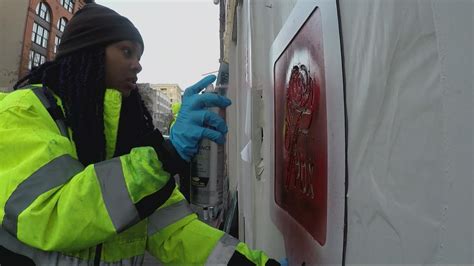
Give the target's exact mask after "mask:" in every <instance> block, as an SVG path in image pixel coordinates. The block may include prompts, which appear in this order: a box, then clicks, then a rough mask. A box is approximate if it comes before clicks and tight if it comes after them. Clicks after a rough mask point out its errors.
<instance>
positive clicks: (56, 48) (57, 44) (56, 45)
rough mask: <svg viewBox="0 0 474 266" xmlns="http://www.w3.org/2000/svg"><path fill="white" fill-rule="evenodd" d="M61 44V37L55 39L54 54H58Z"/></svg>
mask: <svg viewBox="0 0 474 266" xmlns="http://www.w3.org/2000/svg"><path fill="white" fill-rule="evenodd" d="M60 43H61V37H59V36H56V37H54V53H55V54H56V53H57V52H58V46H59V44H60Z"/></svg>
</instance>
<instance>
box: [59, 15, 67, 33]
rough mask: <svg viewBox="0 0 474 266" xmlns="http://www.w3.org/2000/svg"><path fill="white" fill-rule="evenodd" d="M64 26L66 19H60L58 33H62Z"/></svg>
mask: <svg viewBox="0 0 474 266" xmlns="http://www.w3.org/2000/svg"><path fill="white" fill-rule="evenodd" d="M66 24H67V20H66V18H64V17H62V18H60V19H59V20H58V25H57V27H58V31H60V32H63V31H64V28H65V27H66Z"/></svg>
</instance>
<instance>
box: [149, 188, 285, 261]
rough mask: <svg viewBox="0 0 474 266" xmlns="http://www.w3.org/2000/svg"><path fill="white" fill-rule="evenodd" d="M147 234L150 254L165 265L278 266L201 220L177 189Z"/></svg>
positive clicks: (152, 219) (157, 215)
mask: <svg viewBox="0 0 474 266" xmlns="http://www.w3.org/2000/svg"><path fill="white" fill-rule="evenodd" d="M147 234H148V240H147V250H148V252H150V253H151V254H152V255H153V256H154V257H155V258H157V259H158V260H159V261H160V262H161V263H162V264H164V265H204V264H206V265H239V266H241V265H279V263H278V262H276V261H275V260H273V259H269V258H268V257H267V255H266V254H265V253H264V252H262V251H258V250H251V249H250V248H248V246H247V245H246V244H245V243H243V242H240V241H239V240H238V239H236V238H234V237H232V236H230V235H229V234H226V233H224V232H223V231H220V230H218V229H216V228H214V227H211V226H209V225H207V224H205V223H203V222H201V221H200V220H198V218H197V215H196V214H194V213H193V212H192V210H191V208H190V207H189V205H188V203H187V202H186V200H185V199H184V196H183V195H182V194H181V193H180V192H179V190H178V189H175V191H174V192H173V195H172V196H171V197H170V198H169V199H168V200H167V201H166V203H165V204H164V205H163V206H161V207H160V208H159V209H158V210H157V211H155V212H154V213H153V214H152V215H151V216H150V217H148V226H147Z"/></svg>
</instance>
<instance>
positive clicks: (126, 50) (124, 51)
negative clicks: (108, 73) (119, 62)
mask: <svg viewBox="0 0 474 266" xmlns="http://www.w3.org/2000/svg"><path fill="white" fill-rule="evenodd" d="M122 51H123V54H124V55H126V56H131V55H132V50H130V48H123V49H122Z"/></svg>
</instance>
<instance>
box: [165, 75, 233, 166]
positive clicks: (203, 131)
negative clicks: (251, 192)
mask: <svg viewBox="0 0 474 266" xmlns="http://www.w3.org/2000/svg"><path fill="white" fill-rule="evenodd" d="M214 80H216V76H214V75H210V76H207V77H205V78H203V79H201V80H200V81H199V82H198V83H196V84H194V85H193V86H191V87H189V88H187V89H186V90H185V91H184V94H183V102H182V104H181V109H180V110H179V114H178V117H177V119H176V122H175V123H174V125H173V127H172V128H171V132H170V140H171V143H172V144H173V146H174V148H175V149H176V151H177V152H178V153H179V155H180V156H181V158H183V159H184V160H186V161H188V162H189V161H190V160H191V158H192V157H193V156H194V155H195V154H196V153H197V151H198V145H199V141H200V140H201V139H202V138H208V139H210V140H212V141H214V142H216V143H218V144H223V143H224V142H225V136H224V135H225V134H226V133H227V125H226V123H225V121H224V119H222V117H220V116H219V115H218V114H216V113H215V112H212V111H209V110H208V109H207V107H220V108H225V107H227V106H229V105H230V104H231V101H230V100H229V99H228V98H226V97H223V96H220V95H217V94H214V93H203V94H199V92H201V91H202V90H203V89H205V88H206V87H207V86H208V85H209V84H211V83H212V82H214ZM207 126H211V127H213V128H209V127H207Z"/></svg>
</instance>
